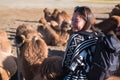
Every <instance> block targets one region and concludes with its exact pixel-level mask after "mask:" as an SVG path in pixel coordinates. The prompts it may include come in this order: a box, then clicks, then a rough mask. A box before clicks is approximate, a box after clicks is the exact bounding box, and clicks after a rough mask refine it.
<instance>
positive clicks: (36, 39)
mask: <svg viewBox="0 0 120 80" xmlns="http://www.w3.org/2000/svg"><path fill="white" fill-rule="evenodd" d="M16 31H17V32H16V37H15V39H16V44H17V45H19V46H18V47H19V50H20V54H19V56H18V58H19V61H20V69H21V72H22V74H23V76H24V77H25V79H26V80H32V79H33V77H34V76H35V75H36V73H37V71H38V68H39V67H40V64H41V63H42V61H43V60H44V59H45V58H47V55H48V47H47V45H46V43H45V42H44V40H43V39H42V38H41V36H40V35H39V33H38V32H37V31H36V30H34V29H33V28H32V27H31V26H30V25H26V24H23V25H20V26H18V28H17V30H16Z"/></svg>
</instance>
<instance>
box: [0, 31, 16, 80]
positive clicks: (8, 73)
mask: <svg viewBox="0 0 120 80" xmlns="http://www.w3.org/2000/svg"><path fill="white" fill-rule="evenodd" d="M11 48H12V47H11V44H10V42H9V40H8V36H7V33H6V32H4V31H2V30H1V31H0V57H1V58H0V80H9V79H10V78H11V77H12V76H13V75H14V74H15V73H16V71H17V64H16V57H15V56H14V55H13V54H12V53H11V50H12V49H11Z"/></svg>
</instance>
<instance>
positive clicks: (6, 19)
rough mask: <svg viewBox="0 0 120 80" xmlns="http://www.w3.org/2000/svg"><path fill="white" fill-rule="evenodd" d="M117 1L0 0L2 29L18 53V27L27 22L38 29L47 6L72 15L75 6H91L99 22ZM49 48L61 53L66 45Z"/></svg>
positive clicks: (106, 15)
mask: <svg viewBox="0 0 120 80" xmlns="http://www.w3.org/2000/svg"><path fill="white" fill-rule="evenodd" d="M85 1H87V0H85ZM117 3H118V2H116V3H115V2H114V3H91V2H89V3H88V2H80V0H74V1H72V0H36V1H34V0H21V1H19V0H0V29H2V30H4V31H6V32H7V33H8V36H9V39H10V41H11V44H12V45H13V51H12V53H13V54H16V51H15V47H14V42H13V41H14V35H15V30H16V28H17V27H18V25H20V24H23V23H27V24H30V25H32V26H33V27H34V28H35V29H36V28H37V26H38V25H39V23H38V20H39V19H40V18H41V17H43V9H44V8H45V7H48V8H50V9H51V12H52V11H53V9H55V8H58V9H60V10H65V11H66V12H67V13H68V14H69V15H70V16H72V13H73V8H74V7H75V6H77V5H79V6H83V5H85V6H89V7H90V8H91V9H92V11H93V13H94V14H95V16H96V18H97V20H96V22H99V21H101V20H103V19H105V18H108V17H109V15H108V14H109V13H110V12H111V10H112V8H113V7H114V6H115V5H116V4H117ZM49 49H50V52H55V53H57V54H58V55H61V54H59V53H64V51H65V46H60V47H56V46H49Z"/></svg>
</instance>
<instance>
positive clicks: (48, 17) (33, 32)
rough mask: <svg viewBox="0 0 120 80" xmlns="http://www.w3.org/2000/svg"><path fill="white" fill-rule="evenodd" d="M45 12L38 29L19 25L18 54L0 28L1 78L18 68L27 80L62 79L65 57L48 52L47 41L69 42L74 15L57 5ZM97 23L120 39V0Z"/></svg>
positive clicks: (53, 43)
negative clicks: (71, 16) (62, 64)
mask: <svg viewBox="0 0 120 80" xmlns="http://www.w3.org/2000/svg"><path fill="white" fill-rule="evenodd" d="M43 12H44V17H42V18H41V19H40V20H39V23H40V25H39V26H37V29H34V28H33V27H31V26H30V25H29V24H21V25H19V26H18V27H17V29H16V35H15V44H16V45H15V46H16V47H17V49H18V55H17V57H16V56H14V55H13V54H12V53H11V50H12V45H11V44H10V42H9V39H8V36H7V33H6V32H5V31H2V30H0V56H1V58H0V80H12V79H11V78H12V76H14V75H16V74H17V72H18V71H19V74H22V76H23V78H24V79H25V80H58V79H59V80H61V78H62V76H63V75H64V74H63V71H62V66H61V62H62V59H63V57H61V56H55V55H54V56H53V55H49V54H48V53H49V51H48V45H51V46H66V42H67V40H68V38H69V36H70V34H71V18H70V16H69V15H68V14H67V12H65V11H60V10H58V9H54V11H53V12H52V13H51V12H50V10H49V9H48V8H45V9H44V10H43ZM95 27H96V28H100V29H102V30H103V32H105V33H110V34H111V33H112V34H114V35H116V36H117V37H118V39H119V40H120V4H118V5H116V6H115V8H114V9H113V10H112V11H111V12H110V16H109V18H107V19H105V20H103V21H102V22H99V23H96V24H95ZM6 45H7V46H6ZM18 63H19V68H18ZM119 71H120V70H119ZM119 75H120V72H119ZM17 78H18V77H17ZM23 78H22V77H21V79H20V80H23ZM16 80H17V79H16ZM107 80H120V77H117V76H113V77H110V78H109V79H107Z"/></svg>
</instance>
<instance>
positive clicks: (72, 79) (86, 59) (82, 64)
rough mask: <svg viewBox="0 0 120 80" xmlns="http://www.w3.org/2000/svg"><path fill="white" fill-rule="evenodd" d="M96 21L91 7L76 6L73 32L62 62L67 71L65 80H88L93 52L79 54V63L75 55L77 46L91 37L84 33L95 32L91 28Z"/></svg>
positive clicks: (65, 71)
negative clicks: (75, 60)
mask: <svg viewBox="0 0 120 80" xmlns="http://www.w3.org/2000/svg"><path fill="white" fill-rule="evenodd" d="M94 21H95V18H94V15H93V13H92V11H91V9H90V8H89V7H87V6H82V7H79V6H77V7H75V9H74V13H73V17H72V33H73V34H72V35H71V36H70V38H69V40H68V43H67V48H66V52H65V55H64V59H63V64H62V66H63V70H64V73H65V77H64V80H88V78H87V74H86V73H87V72H88V71H89V67H90V62H91V56H90V55H91V54H82V55H81V56H79V61H78V62H79V64H76V62H74V59H73V56H74V55H75V54H76V53H75V52H76V50H77V49H76V48H77V46H78V45H80V44H81V42H82V41H84V40H85V39H90V38H91V36H88V35H83V34H82V33H86V34H93V31H92V29H91V28H92V26H93V23H94Z"/></svg>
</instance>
